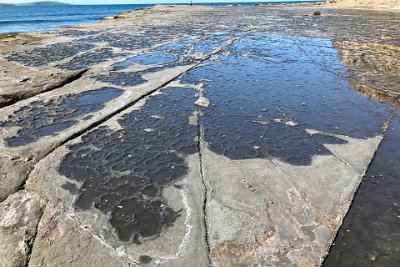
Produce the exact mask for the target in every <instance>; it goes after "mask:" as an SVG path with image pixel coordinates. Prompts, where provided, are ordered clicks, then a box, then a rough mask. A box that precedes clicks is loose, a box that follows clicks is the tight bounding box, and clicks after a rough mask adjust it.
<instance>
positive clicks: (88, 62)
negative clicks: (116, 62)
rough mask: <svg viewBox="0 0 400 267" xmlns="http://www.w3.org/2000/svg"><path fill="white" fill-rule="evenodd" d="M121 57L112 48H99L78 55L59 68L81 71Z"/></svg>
mask: <svg viewBox="0 0 400 267" xmlns="http://www.w3.org/2000/svg"><path fill="white" fill-rule="evenodd" d="M119 56H121V55H120V54H117V53H114V52H113V50H112V49H111V48H99V49H95V50H93V51H90V52H86V53H84V54H81V55H78V56H76V57H74V58H73V59H72V60H70V61H68V62H67V63H64V64H61V65H58V66H57V67H59V68H61V69H65V70H79V69H84V68H87V67H89V66H93V65H96V64H99V63H102V62H104V61H106V60H108V59H112V58H115V57H119Z"/></svg>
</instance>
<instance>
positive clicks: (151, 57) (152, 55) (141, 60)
mask: <svg viewBox="0 0 400 267" xmlns="http://www.w3.org/2000/svg"><path fill="white" fill-rule="evenodd" d="M174 61H176V58H175V56H173V55H170V54H164V53H162V52H149V53H143V54H140V55H137V56H134V57H131V58H129V59H127V60H126V61H124V62H121V63H117V64H115V65H114V67H117V68H121V67H129V66H131V65H133V64H135V63H137V64H140V65H161V64H168V63H172V62H174Z"/></svg>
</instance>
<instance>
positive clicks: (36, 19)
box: [0, 0, 317, 34]
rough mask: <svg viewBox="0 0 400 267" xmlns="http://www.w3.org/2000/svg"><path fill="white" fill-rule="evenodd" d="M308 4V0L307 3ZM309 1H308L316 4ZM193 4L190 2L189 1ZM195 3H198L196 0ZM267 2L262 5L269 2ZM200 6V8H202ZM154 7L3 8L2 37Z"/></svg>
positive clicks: (0, 29)
mask: <svg viewBox="0 0 400 267" xmlns="http://www.w3.org/2000/svg"><path fill="white" fill-rule="evenodd" d="M306 1H307V0H306ZM316 1H317V0H308V1H307V2H316ZM187 2H189V0H188V1H187ZM194 2H195V1H194ZM268 2H269V1H263V2H261V1H260V2H259V3H268ZM300 2H304V0H303V1H296V0H295V1H293V0H288V1H279V2H278V1H276V0H273V1H271V2H270V3H300ZM201 4H203V5H204V4H207V5H233V4H238V5H255V4H257V2H232V3H201ZM201 4H199V5H201ZM195 5H196V3H195ZM149 6H152V5H151V4H137V5H65V6H4V7H1V6H0V34H2V33H3V34H4V33H12V32H37V31H46V30H51V29H56V28H59V27H63V26H71V25H77V24H85V23H93V22H96V21H98V20H101V19H103V18H105V17H109V16H114V15H115V14H117V13H120V12H124V11H128V10H133V9H136V8H142V7H149Z"/></svg>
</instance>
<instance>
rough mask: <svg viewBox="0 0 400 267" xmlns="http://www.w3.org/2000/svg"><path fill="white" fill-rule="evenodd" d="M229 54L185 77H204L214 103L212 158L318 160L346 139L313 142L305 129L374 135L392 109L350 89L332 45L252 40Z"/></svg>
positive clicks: (209, 135) (206, 121)
mask: <svg viewBox="0 0 400 267" xmlns="http://www.w3.org/2000/svg"><path fill="white" fill-rule="evenodd" d="M261 47H263V48H264V49H261ZM229 51H230V52H231V53H232V54H231V55H229V56H220V57H219V61H217V62H212V63H210V64H209V65H207V66H205V67H202V68H198V69H195V70H193V71H191V72H190V73H189V74H188V75H186V76H184V77H183V78H182V81H183V82H188V83H192V84H196V83H199V82H200V81H201V80H205V82H203V83H205V86H204V90H205V97H206V98H207V99H208V100H209V101H210V106H209V107H208V108H205V109H204V111H203V112H204V116H202V123H203V125H204V131H205V141H206V142H207V143H208V145H209V148H210V149H211V150H212V151H214V152H215V153H218V154H222V155H225V156H227V157H229V158H231V159H247V158H279V159H281V160H284V161H286V162H288V163H291V164H294V165H309V164H310V163H311V160H312V157H313V156H314V155H327V154H331V152H330V151H329V150H327V149H326V148H325V147H324V146H323V144H324V143H326V144H330V143H338V142H343V141H340V139H337V138H332V137H330V138H328V137H324V138H322V137H321V136H318V137H314V136H312V135H310V134H308V133H307V132H306V129H313V130H318V131H322V132H324V133H330V134H341V135H347V136H351V137H357V138H365V137H373V136H375V135H377V134H378V133H379V132H380V129H381V126H382V124H383V123H384V121H385V119H386V118H387V117H388V115H389V114H390V113H389V112H390V109H389V108H388V107H386V106H384V105H382V104H380V103H379V102H377V101H375V100H371V99H367V98H363V97H360V96H359V95H358V94H357V93H355V92H354V90H352V89H351V88H350V87H349V85H348V83H347V81H346V79H345V73H346V72H345V69H344V68H343V66H342V65H341V63H340V61H339V59H338V58H337V55H336V51H335V49H334V48H333V47H332V46H331V44H330V42H329V41H328V40H324V39H315V38H305V37H289V36H280V35H269V36H261V35H254V36H252V37H246V38H242V39H240V40H239V41H237V42H235V43H234V44H233V45H232V48H231V49H230V50H229ZM356 110H357V116H353V114H354V112H355V111H356Z"/></svg>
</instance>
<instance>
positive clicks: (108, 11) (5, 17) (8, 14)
mask: <svg viewBox="0 0 400 267" xmlns="http://www.w3.org/2000/svg"><path fill="white" fill-rule="evenodd" d="M146 6H151V5H65V6H64V5H63V6H11V7H7V6H6V7H0V33H11V32H36V31H46V30H51V29H55V28H58V27H63V26H71V25H76V24H85V23H93V22H95V21H98V20H101V19H103V18H105V17H108V16H113V15H115V14H117V13H119V12H123V11H128V10H132V9H136V8H141V7H146Z"/></svg>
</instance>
